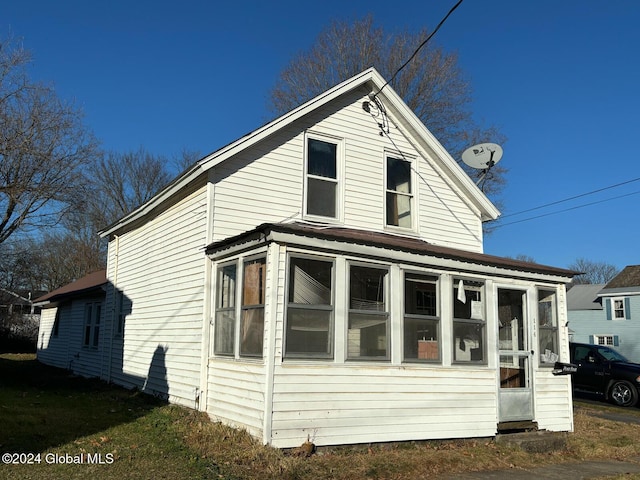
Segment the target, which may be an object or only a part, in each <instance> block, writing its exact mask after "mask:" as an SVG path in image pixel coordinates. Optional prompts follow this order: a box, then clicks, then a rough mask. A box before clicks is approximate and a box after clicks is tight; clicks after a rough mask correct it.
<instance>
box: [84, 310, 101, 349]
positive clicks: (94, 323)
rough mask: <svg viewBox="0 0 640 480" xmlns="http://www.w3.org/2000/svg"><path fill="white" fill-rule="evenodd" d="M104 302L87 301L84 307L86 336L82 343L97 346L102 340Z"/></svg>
mask: <svg viewBox="0 0 640 480" xmlns="http://www.w3.org/2000/svg"><path fill="white" fill-rule="evenodd" d="M101 314H102V303H100V302H96V303H87V304H86V305H85V307H84V337H83V341H82V345H83V346H85V347H91V348H97V347H98V343H99V340H100V315H101Z"/></svg>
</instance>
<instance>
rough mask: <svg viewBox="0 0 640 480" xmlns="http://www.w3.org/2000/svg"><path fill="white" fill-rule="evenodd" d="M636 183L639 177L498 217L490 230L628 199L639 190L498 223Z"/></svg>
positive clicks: (639, 179)
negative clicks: (505, 220)
mask: <svg viewBox="0 0 640 480" xmlns="http://www.w3.org/2000/svg"><path fill="white" fill-rule="evenodd" d="M637 181H640V177H638V178H634V179H631V180H627V181H625V182H621V183H617V184H615V185H610V186H608V187H603V188H599V189H597V190H592V191H590V192H586V193H581V194H580V195H574V196H573V197H569V198H565V199H562V200H557V201H555V202H550V203H546V204H544V205H540V206H537V207H533V208H528V209H526V210H522V211H520V212H515V213H510V214H507V215H504V216H502V217H500V219H499V220H497V221H496V223H495V224H492V225H491V229H492V230H495V229H497V228H501V227H506V226H507V225H514V224H516V223H523V222H528V221H531V220H536V219H538V218H543V217H548V216H551V215H557V214H560V213H565V212H569V211H571V210H577V209H579V208H586V207H591V206H593V205H599V204H601V203H605V202H610V201H613V200H619V199H621V198H625V197H630V196H632V195H637V194H639V193H640V190H638V191H635V192H631V193H625V194H623V195H617V196H615V197H610V198H605V199H602V200H597V201H595V202H590V203H584V204H582V205H576V206H574V207H569V208H565V209H562V210H557V211H554V212H549V213H544V214H541V215H536V216H533V217H528V218H523V219H522V220H514V221H512V222H507V223H499V222H500V221H501V220H502V219H503V218H506V217H514V216H516V215H522V214H523V213H528V212H532V211H535V210H540V209H542V208H546V207H550V206H553V205H558V204H560V203H564V202H568V201H571V200H575V199H577V198H582V197H586V196H588V195H593V194H595V193H600V192H603V191H605V190H610V189H612V188H616V187H620V186H622V185H627V184H629V183H633V182H637Z"/></svg>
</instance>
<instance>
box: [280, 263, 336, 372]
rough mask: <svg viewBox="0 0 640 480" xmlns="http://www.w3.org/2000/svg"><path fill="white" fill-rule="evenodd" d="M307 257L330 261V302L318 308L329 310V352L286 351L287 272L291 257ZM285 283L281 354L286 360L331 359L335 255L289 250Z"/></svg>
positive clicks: (334, 298)
mask: <svg viewBox="0 0 640 480" xmlns="http://www.w3.org/2000/svg"><path fill="white" fill-rule="evenodd" d="M300 258H301V259H309V260H316V261H319V262H326V263H331V304H330V305H329V306H328V307H327V306H324V307H327V308H324V307H321V308H318V310H325V311H328V310H330V311H331V318H330V322H329V333H328V334H329V339H328V342H329V353H327V354H312V353H307V354H305V353H301V352H295V353H288V352H287V332H288V321H289V319H288V316H289V306H290V302H289V288H290V286H291V276H290V274H289V272H290V271H291V270H290V268H291V260H293V259H300ZM285 265H286V267H285V268H286V269H287V270H286V272H287V273H286V284H285V297H284V308H285V322H284V327H283V332H282V335H283V338H282V352H283V354H282V356H283V359H284V360H285V361H286V360H301V359H302V360H305V359H306V360H316V359H317V360H324V361H329V362H331V361H333V360H334V358H335V335H336V322H335V318H336V257H327V256H316V255H312V254H309V253H296V252H295V250H294V251H292V252H290V253H289V254H288V255H287V261H286V264H285ZM291 305H292V306H293V307H292V308H303V307H299V306H297V305H299V304H291ZM312 308H313V307H312Z"/></svg>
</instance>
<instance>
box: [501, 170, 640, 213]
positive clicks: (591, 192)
mask: <svg viewBox="0 0 640 480" xmlns="http://www.w3.org/2000/svg"><path fill="white" fill-rule="evenodd" d="M637 181H640V177H638V178H634V179H632V180H627V181H626V182H621V183H616V184H615V185H610V186H608V187H603V188H599V189H597V190H592V191H590V192H586V193H581V194H580V195H575V196H573V197H569V198H565V199H563V200H556V201H555V202H551V203H545V204H544V205H540V206H538V207H532V208H528V209H526V210H521V211H519V212H515V213H509V214H507V215H502V216H501V217H500V218H501V219H502V218H507V217H515V216H516V215H522V214H523V213H529V212H533V211H534V210H540V209H542V208H546V207H551V206H553V205H558V204H560V203H564V202H569V201H571V200H575V199H576V198H582V197H586V196H588V195H593V194H594V193H600V192H604V191H605V190H610V189H612V188H616V187H620V186H622V185H627V184H629V183H633V182H637ZM616 198H617V197H616Z"/></svg>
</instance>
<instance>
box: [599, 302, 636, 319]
mask: <svg viewBox="0 0 640 480" xmlns="http://www.w3.org/2000/svg"><path fill="white" fill-rule="evenodd" d="M604 306H605V311H606V315H607V320H629V319H630V318H631V309H630V301H629V297H612V298H605V299H604Z"/></svg>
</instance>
